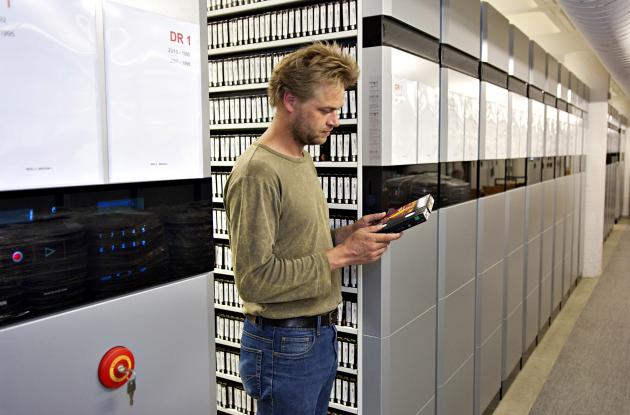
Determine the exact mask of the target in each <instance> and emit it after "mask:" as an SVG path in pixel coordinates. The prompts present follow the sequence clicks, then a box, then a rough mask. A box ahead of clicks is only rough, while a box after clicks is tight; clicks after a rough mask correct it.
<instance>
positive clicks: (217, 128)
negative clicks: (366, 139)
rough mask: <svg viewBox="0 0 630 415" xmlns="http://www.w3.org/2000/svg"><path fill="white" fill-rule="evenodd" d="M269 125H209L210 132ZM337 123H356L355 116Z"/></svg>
mask: <svg viewBox="0 0 630 415" xmlns="http://www.w3.org/2000/svg"><path fill="white" fill-rule="evenodd" d="M270 125H271V123H270V122H249V123H239V124H212V125H210V133H212V132H213V131H225V130H250V129H265V128H267V127H269V126H270ZM339 125H357V120H356V118H345V119H342V120H339Z"/></svg>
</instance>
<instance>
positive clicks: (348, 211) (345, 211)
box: [207, 0, 362, 415]
mask: <svg viewBox="0 0 630 415" xmlns="http://www.w3.org/2000/svg"><path fill="white" fill-rule="evenodd" d="M318 3H326V2H324V1H320V2H308V3H305V2H302V1H299V0H266V1H265V0H263V1H258V2H256V3H251V4H244V5H239V6H234V7H229V8H224V9H214V10H209V11H208V13H207V17H208V24H213V23H217V22H219V21H227V20H229V19H232V18H241V17H246V16H250V15H258V14H262V13H266V12H268V11H270V12H273V11H280V10H285V9H286V10H290V9H293V8H301V7H303V6H305V5H313V4H318ZM356 5H357V9H356V15H357V20H356V23H357V27H356V29H354V26H353V29H351V30H343V27H341V28H339V29H340V30H338V31H333V32H329V33H320V34H315V35H309V36H302V37H299V36H298V37H293V38H285V39H279V40H268V41H264V42H259V43H249V44H241V45H237V46H227V47H219V48H212V49H210V48H208V59H209V61H212V62H214V61H218V60H224V59H229V60H233V59H235V58H236V59H241V58H245V57H248V56H249V55H250V54H251V55H257V54H258V53H260V54H265V53H267V54H269V53H277V51H282V52H285V51H289V50H293V49H296V48H298V47H301V46H303V45H306V44H309V43H312V42H315V41H335V40H336V41H342V42H341V43H342V44H344V45H345V44H349V45H351V46H356V55H355V57H356V59H357V62H358V63H359V65H360V62H361V54H362V52H361V36H362V31H361V30H362V29H361V19H360V18H359V16H361V13H362V11H361V2H357V4H356ZM219 79H220V78H219ZM263 79H265V78H262V79H261V78H258V79H253V78H252V79H251V81H259V82H255V83H248V84H245V83H242V84H233V85H225V84H220V85H223V86H210V85H208V96H209V98H210V99H211V100H213V99H214V98H230V97H232V98H233V97H235V96H237V95H238V96H240V95H254V94H256V95H263V94H266V89H267V88H268V85H269V83H268V82H260V81H261V80H263ZM215 85H217V84H215ZM361 88H362V87H361V81H360V80H359V83H358V85H357V87H356V114H357V116H356V118H343V119H340V120H339V124H340V126H344V127H345V128H343V129H342V130H341V131H342V132H343V133H348V132H352V133H354V132H356V134H357V138H358V143H359V144H358V161H321V162H318V161H315V162H314V165H315V167H316V168H317V169H318V172H320V173H322V174H323V175H324V176H326V175H328V174H329V173H328V172H327V170H326V169H346V170H339V171H335V170H331V171H332V173H330V174H333V175H334V174H339V175H340V176H347V175H348V174H350V175H351V176H352V177H357V181H358V183H357V199H360V198H361V188H362V187H361V186H362V184H361V176H362V174H361V169H360V167H361V154H360V152H361V144H360V142H361V141H360V140H361V137H360V133H361V129H362V128H361V124H360V122H359V120H358V114H360V113H361V106H362V104H361V95H362V92H361V90H362V89H361ZM353 115H354V112H353ZM258 119H259V120H260V119H261V118H258ZM263 119H264V118H263ZM270 124H271V123H270V122H247V123H241V122H239V123H232V124H229V123H222V124H209V126H208V128H209V129H210V134H211V137H217V136H225V135H235V136H255V135H260V134H261V133H262V132H263V131H264V130H265V129H266V128H268V127H269V126H270ZM217 140H218V138H217ZM230 151H231V150H230ZM240 151H242V149H241V150H240ZM236 152H237V153H238V152H239V150H237V151H236ZM355 160H356V159H355ZM210 166H211V169H212V170H213V172H214V171H218V172H220V173H221V174H224V173H227V172H229V170H230V169H231V168H232V167H233V166H234V161H233V160H221V161H210ZM215 168H217V169H215ZM320 169H322V170H320ZM332 200H335V199H332ZM337 200H339V199H337ZM341 200H346V199H341ZM212 202H213V203H214V205H215V209H219V210H223V209H224V206H223V204H224V199H223V198H222V197H215V198H213V199H212ZM328 207H329V209H330V210H331V216H337V217H339V216H341V217H344V218H345V217H348V218H350V219H351V220H356V219H358V217H359V215H360V203H353V204H350V203H328ZM214 238H215V240H216V243H217V244H219V245H225V244H228V243H229V241H230V239H229V236H228V235H227V234H225V233H216V232H215V233H214ZM214 272H215V275H216V277H217V279H221V280H223V279H228V280H229V279H230V277H234V272H233V271H230V270H224V269H215V270H214ZM360 276H361V267H359V270H358V277H359V280H358V284H359V287H360V286H361V280H360ZM341 291H342V293H343V296H344V299H345V300H347V299H352V300H353V301H354V302H358V309H359V310H358V314H359V316H360V315H361V309H362V305H361V295H360V288H358V287H342V288H341ZM210 301H212V302H214V299H212V298H210ZM213 306H214V310H215V313H221V312H226V313H231V314H232V313H233V314H242V313H243V310H242V308H241V307H233V306H226V305H221V304H214V305H213ZM359 327H361V322H360V321H359ZM336 328H337V331H338V333H339V334H340V335H341V336H342V337H346V338H353V339H355V340H356V347H357V348H356V359H357V362H361V353H362V345H361V336H360V331H359V329H358V328H353V327H347V326H340V325H339V326H336ZM214 341H215V343H216V344H217V345H221V346H225V347H229V348H232V349H235V350H238V349H240V344H239V343H237V342H232V341H227V340H223V339H215V340H214ZM353 341H354V340H353ZM337 371H338V373H339V374H340V375H341V376H343V377H350V378H352V377H354V378H355V379H356V387H357V397H356V403H357V406H358V408H354V407H349V406H346V405H341V404H340V403H332V402H331V403H329V408H330V409H331V410H333V411H334V412H335V413H344V414H359V413H360V410H359V408H360V407H361V403H360V402H361V395H362V394H361V380H360V377H361V376H360V372H361V369H360V368H359V367H353V368H349V367H343V366H340V367H338V369H337ZM216 376H217V380H221V379H224V380H226V381H230V382H234V383H237V384H240V383H241V382H240V379H238V377H236V376H233V375H227V374H225V373H217V374H216ZM217 410H218V411H219V412H221V413H228V414H236V415H242V413H241V412H238V411H236V410H234V409H230V408H224V407H221V406H220V405H219V404H217Z"/></svg>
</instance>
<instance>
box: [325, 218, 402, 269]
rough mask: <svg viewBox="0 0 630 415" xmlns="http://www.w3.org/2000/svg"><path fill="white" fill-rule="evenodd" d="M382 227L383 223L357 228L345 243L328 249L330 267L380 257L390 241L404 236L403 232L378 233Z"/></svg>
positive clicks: (358, 262)
mask: <svg viewBox="0 0 630 415" xmlns="http://www.w3.org/2000/svg"><path fill="white" fill-rule="evenodd" d="M382 228H383V225H380V224H378V225H372V226H366V227H363V228H360V229H357V230H356V231H354V232H353V233H351V234H350V235H349V236H348V237H347V238H346V239H345V240H344V241H343V243H341V244H339V245H337V246H336V247H334V248H332V249H329V250H328V251H326V255H327V256H328V262H329V263H330V269H331V270H335V269H338V268H343V267H346V266H348V265H355V264H367V263H369V262H374V261H377V260H378V259H380V257H381V256H382V255H383V254H384V253H385V251H386V250H387V247H388V246H389V243H390V242H391V241H395V240H396V239H400V237H401V236H402V233H377V232H378V231H379V230H381V229H382Z"/></svg>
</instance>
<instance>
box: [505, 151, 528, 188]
mask: <svg viewBox="0 0 630 415" xmlns="http://www.w3.org/2000/svg"><path fill="white" fill-rule="evenodd" d="M526 171H527V159H524V158H520V159H508V160H506V161H505V185H506V190H511V189H516V188H518V187H523V186H525V185H526V184H527V178H526Z"/></svg>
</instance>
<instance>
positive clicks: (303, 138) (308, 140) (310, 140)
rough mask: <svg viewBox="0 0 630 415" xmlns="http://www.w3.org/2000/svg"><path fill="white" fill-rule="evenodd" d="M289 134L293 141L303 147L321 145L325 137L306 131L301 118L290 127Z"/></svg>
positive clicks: (304, 123)
mask: <svg viewBox="0 0 630 415" xmlns="http://www.w3.org/2000/svg"><path fill="white" fill-rule="evenodd" d="M291 133H292V134H293V137H294V138H295V141H297V142H298V143H300V144H302V145H305V146H309V145H314V144H317V145H321V144H324V143H325V142H326V136H324V135H323V134H322V135H318V134H317V133H316V132H314V131H312V130H308V127H307V123H306V122H304V120H303V118H302V117H298V118H297V119H296V120H295V122H294V123H293V124H292V125H291Z"/></svg>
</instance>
